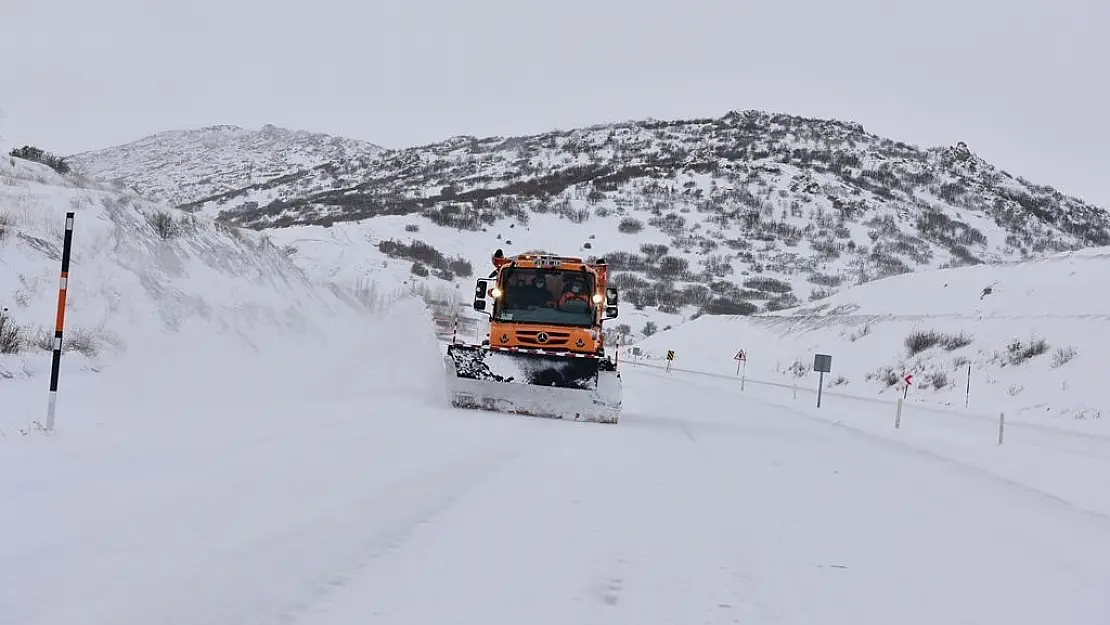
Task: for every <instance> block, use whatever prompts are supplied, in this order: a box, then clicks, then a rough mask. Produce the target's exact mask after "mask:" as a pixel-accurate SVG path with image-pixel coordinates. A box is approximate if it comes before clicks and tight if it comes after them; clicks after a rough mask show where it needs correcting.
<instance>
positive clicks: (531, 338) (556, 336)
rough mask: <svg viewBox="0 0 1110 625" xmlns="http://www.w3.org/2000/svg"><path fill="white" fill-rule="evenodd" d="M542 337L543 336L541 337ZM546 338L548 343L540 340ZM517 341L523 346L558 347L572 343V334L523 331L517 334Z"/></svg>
mask: <svg viewBox="0 0 1110 625" xmlns="http://www.w3.org/2000/svg"><path fill="white" fill-rule="evenodd" d="M540 335H543V337H541V336H540ZM544 337H546V339H547V340H546V341H541V340H540V338H544ZM516 340H517V341H518V342H519V343H521V344H522V345H538V346H541V347H548V346H550V347H558V346H561V345H566V344H567V342H568V341H570V332H559V331H543V330H522V331H518V332H517V333H516Z"/></svg>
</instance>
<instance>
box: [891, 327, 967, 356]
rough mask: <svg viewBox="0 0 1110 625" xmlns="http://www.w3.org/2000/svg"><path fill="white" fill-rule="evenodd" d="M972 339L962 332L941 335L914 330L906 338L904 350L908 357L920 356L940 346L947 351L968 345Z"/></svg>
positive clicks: (935, 332) (932, 331)
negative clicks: (906, 351) (908, 354)
mask: <svg viewBox="0 0 1110 625" xmlns="http://www.w3.org/2000/svg"><path fill="white" fill-rule="evenodd" d="M971 342H972V338H971V337H970V336H968V335H966V334H964V333H963V332H961V333H959V334H941V333H940V332H937V331H935V330H916V331H914V332H911V333H910V335H909V336H907V337H906V349H907V350H909V353H910V356H914V355H916V354H920V353H921V352H923V351H925V350H927V349H930V348H932V347H936V346H938V345H939V346H941V347H944V349H946V350H948V351H953V350H956V349H959V348H961V347H966V346H968V345H970V344H971Z"/></svg>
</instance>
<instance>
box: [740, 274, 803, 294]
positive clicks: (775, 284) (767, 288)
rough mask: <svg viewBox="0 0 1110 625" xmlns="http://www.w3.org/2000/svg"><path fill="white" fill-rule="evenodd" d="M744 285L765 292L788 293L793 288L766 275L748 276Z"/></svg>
mask: <svg viewBox="0 0 1110 625" xmlns="http://www.w3.org/2000/svg"><path fill="white" fill-rule="evenodd" d="M744 286H746V287H748V288H751V289H756V290H757V291H764V292H766V293H789V292H790V291H792V290H794V289H793V287H791V286H790V285H789V284H788V283H786V282H783V281H782V280H776V279H775V278H768V277H766V276H759V277H756V278H748V279H747V280H745V281H744Z"/></svg>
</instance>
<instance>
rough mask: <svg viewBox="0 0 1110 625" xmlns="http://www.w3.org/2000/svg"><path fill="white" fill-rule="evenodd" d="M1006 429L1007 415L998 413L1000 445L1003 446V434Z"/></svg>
mask: <svg viewBox="0 0 1110 625" xmlns="http://www.w3.org/2000/svg"><path fill="white" fill-rule="evenodd" d="M1005 429H1006V413H1005V412H1000V413H998V444H999V445H1001V444H1002V433H1003V431H1004V430H1005Z"/></svg>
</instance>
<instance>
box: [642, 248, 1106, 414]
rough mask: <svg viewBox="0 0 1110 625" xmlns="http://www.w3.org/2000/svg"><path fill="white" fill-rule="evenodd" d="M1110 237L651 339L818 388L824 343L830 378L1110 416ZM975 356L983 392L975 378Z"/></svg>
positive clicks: (684, 355)
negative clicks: (1088, 245)
mask: <svg viewBox="0 0 1110 625" xmlns="http://www.w3.org/2000/svg"><path fill="white" fill-rule="evenodd" d="M1106 284H1110V248H1107V247H1102V248H1093V249H1089V250H1082V251H1077V252H1070V253H1061V254H1056V255H1051V256H1049V257H1046V258H1043V259H1038V260H1032V261H1024V262H1019V263H1011V264H1006V265H996V266H988V265H979V266H975V267H960V268H953V269H945V270H937V271H926V272H919V273H916V274H914V275H905V276H895V277H890V278H886V279H883V280H878V281H875V282H871V283H868V284H865V285H862V286H856V287H852V288H850V289H845V290H844V291H841V292H840V293H837V294H836V295H833V296H831V297H829V298H827V299H825V300H822V301H821V302H815V303H813V304H810V305H808V306H805V307H800V308H796V309H792V310H787V311H780V312H776V313H772V314H768V315H758V316H751V317H736V316H721V317H712V316H705V317H701V318H698V319H696V320H694V321H692V322H690V323H688V324H685V325H683V326H682V327H679V328H675V329H673V330H671V331H667V332H661V333H659V334H656V335H654V336H652V337H650V338H648V339H646V340H644V341H641V342H640V344H639V347H640V348H641V349H642V350H643V351H644V355H645V357H647V358H650V359H652V360H654V362H656V363H661V362H663V360H662V359H663V358H664V357H665V354H666V351H667V350H675V356H676V366H679V365H680V366H682V367H689V368H694V369H699V370H704V371H710V372H713V373H720V374H726V375H735V374H736V369H737V362H736V361H734V360H733V357H734V356H735V355H736V353H737V352H738V351H740V350H745V351H746V353H747V355H748V361H747V373H748V375H749V376H750V377H751V378H753V379H756V380H761V381H766V382H775V383H780V384H786V385H792V384H794V383H797V384H799V385H802V386H807V387H813V388H816V383H817V377H818V376H817V374H816V373H814V372H813V371H812V368H813V357H814V354H816V353H825V354H829V355H831V356H832V372H831V373H830V374H828V375H826V377H825V381H826V384H827V386H828V388H830V389H834V390H835V391H837V392H843V393H848V394H855V395H864V396H869V397H890V398H894V397H896V396H900V395H902V394H903V393H904V392H905V385H904V383H903V379H904V376H905V375H906V374H911V375H912V376H913V377H912V379H911V387H910V391H909V395H908V399H909V400H911V401H925V402H932V403H939V404H944V405H949V406H954V407H958V408H961V409H962V408H964V407H965V404H967V405H969V407H970V408H971V409H973V410H977V411H980V412H993V411H997V410H1008V411H1010V413H1009V414H1010V415H1012V416H1018V417H1019V418H1027V419H1039V418H1042V417H1068V418H1074V419H1097V418H1101V417H1104V416H1110V388H1108V387H1107V385H1106V384H1105V383H1104V382H1103V381H1102V379H1101V378H1102V376H1103V371H1104V369H1105V367H1103V366H1102V364H1101V359H1102V356H1103V354H1106V353H1110V298H1108V297H1107V296H1106V292H1105V285H1106ZM969 367H970V376H971V389H970V393H969V392H968V389H967V383H968V375H969Z"/></svg>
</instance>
